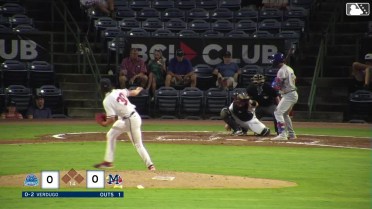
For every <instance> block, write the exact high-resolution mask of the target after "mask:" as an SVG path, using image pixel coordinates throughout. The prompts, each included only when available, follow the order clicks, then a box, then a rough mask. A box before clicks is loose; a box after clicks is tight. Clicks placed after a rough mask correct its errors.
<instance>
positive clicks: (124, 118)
mask: <svg viewBox="0 0 372 209" xmlns="http://www.w3.org/2000/svg"><path fill="white" fill-rule="evenodd" d="M134 113H136V112H135V111H133V112H131V113H130V114H129V116H128V117H123V120H126V119H129V118H130V117H132V115H134Z"/></svg>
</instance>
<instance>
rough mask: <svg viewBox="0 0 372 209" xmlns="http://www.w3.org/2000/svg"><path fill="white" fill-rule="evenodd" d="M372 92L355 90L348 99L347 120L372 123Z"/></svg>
mask: <svg viewBox="0 0 372 209" xmlns="http://www.w3.org/2000/svg"><path fill="white" fill-rule="evenodd" d="M371 107H372V92H371V91H367V90H357V91H355V92H353V93H351V94H350V97H349V108H350V109H349V112H350V115H349V118H350V120H351V121H355V120H363V121H367V122H372V108H371Z"/></svg>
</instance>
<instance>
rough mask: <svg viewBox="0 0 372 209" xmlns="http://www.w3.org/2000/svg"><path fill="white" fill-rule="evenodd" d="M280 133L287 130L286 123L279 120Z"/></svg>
mask: <svg viewBox="0 0 372 209" xmlns="http://www.w3.org/2000/svg"><path fill="white" fill-rule="evenodd" d="M276 127H277V128H278V133H279V134H282V133H284V132H285V123H283V122H277V126H276Z"/></svg>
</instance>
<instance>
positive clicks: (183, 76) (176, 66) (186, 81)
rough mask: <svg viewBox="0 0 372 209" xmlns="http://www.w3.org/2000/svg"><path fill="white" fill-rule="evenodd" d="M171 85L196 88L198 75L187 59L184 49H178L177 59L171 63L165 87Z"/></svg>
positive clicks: (173, 59)
mask: <svg viewBox="0 0 372 209" xmlns="http://www.w3.org/2000/svg"><path fill="white" fill-rule="evenodd" d="M171 85H177V86H178V85H180V86H188V85H190V86H191V87H196V74H195V72H194V69H193V67H192V64H191V62H190V60H188V59H187V58H185V54H184V52H183V51H182V49H178V50H177V51H176V57H174V58H172V59H171V60H170V61H169V66H168V72H167V76H166V78H165V86H168V87H169V86H171Z"/></svg>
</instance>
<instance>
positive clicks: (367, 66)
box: [351, 53, 372, 89]
mask: <svg viewBox="0 0 372 209" xmlns="http://www.w3.org/2000/svg"><path fill="white" fill-rule="evenodd" d="M364 61H365V63H364V64H363V63H360V62H354V63H353V65H352V72H351V73H352V75H353V76H354V78H355V80H356V81H357V82H358V83H359V84H357V85H358V86H360V85H363V87H364V88H365V89H369V88H370V87H371V86H370V83H371V82H372V53H368V54H366V55H365V56H364Z"/></svg>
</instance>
